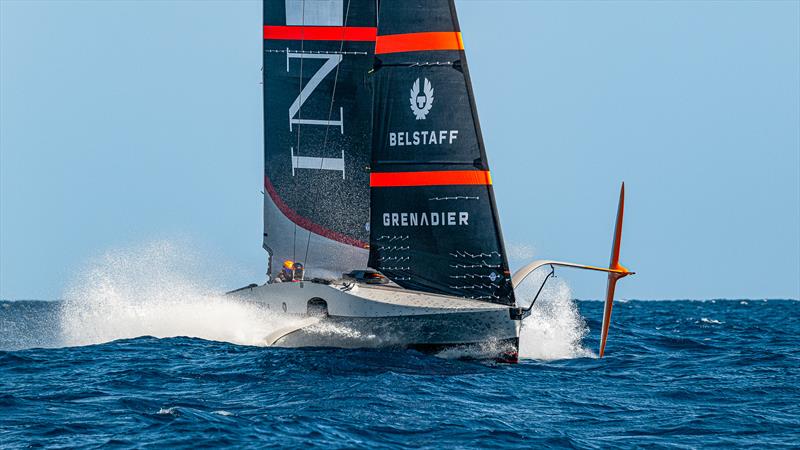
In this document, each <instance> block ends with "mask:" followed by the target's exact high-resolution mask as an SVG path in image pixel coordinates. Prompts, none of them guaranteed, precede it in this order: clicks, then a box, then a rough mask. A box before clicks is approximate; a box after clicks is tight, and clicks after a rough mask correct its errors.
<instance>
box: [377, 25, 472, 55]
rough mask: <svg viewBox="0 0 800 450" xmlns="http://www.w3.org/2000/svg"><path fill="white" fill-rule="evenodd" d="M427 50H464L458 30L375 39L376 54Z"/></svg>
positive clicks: (393, 35) (392, 35)
mask: <svg viewBox="0 0 800 450" xmlns="http://www.w3.org/2000/svg"><path fill="white" fill-rule="evenodd" d="M426 50H464V42H463V41H462V40H461V33H460V32H458V31H435V32H429V33H407V34H388V35H386V36H378V37H377V39H376V40H375V54H376V55H382V54H386V53H400V52H421V51H426Z"/></svg>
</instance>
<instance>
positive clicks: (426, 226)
mask: <svg viewBox="0 0 800 450" xmlns="http://www.w3.org/2000/svg"><path fill="white" fill-rule="evenodd" d="M378 24H379V26H378V37H377V40H376V44H375V68H374V72H373V74H372V82H373V89H374V95H375V100H374V104H373V111H374V112H373V128H374V129H373V150H372V165H371V168H372V173H371V175H370V186H371V203H370V207H371V232H370V259H369V265H370V267H372V268H374V269H376V270H379V271H380V272H381V273H383V274H384V275H386V276H387V277H388V278H390V279H391V280H393V281H394V282H396V283H397V284H399V285H400V286H402V287H405V288H408V289H414V290H420V291H427V292H433V293H440V294H446V295H452V296H458V297H468V298H474V299H481V300H486V301H491V302H495V303H500V304H507V305H511V304H513V303H514V292H513V289H512V287H511V275H510V272H509V269H508V262H507V258H506V254H505V250H504V248H503V239H502V236H501V232H500V224H499V223H498V219H497V211H496V208H495V200H494V193H493V191H492V180H491V176H490V174H489V164H488V162H487V160H486V153H485V151H484V145H483V138H482V136H481V130H480V124H479V122H478V116H477V111H476V108H475V102H474V98H473V94H472V88H471V84H470V79H469V72H468V70H467V61H466V58H465V55H464V46H463V43H462V40H461V33H460V30H459V26H458V19H457V17H456V13H455V6H454V5H453V3H452V1H448V0H383V1H381V3H380V13H379V21H378Z"/></svg>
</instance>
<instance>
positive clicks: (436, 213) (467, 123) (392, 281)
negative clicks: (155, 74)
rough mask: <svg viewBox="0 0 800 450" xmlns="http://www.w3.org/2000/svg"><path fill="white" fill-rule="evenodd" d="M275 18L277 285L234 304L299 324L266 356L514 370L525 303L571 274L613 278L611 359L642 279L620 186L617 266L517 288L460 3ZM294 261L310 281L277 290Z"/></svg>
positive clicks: (405, 2)
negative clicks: (473, 356) (623, 304)
mask: <svg viewBox="0 0 800 450" xmlns="http://www.w3.org/2000/svg"><path fill="white" fill-rule="evenodd" d="M263 8H264V27H263V61H264V67H263V90H264V162H265V165H264V187H265V189H264V191H265V194H264V241H263V246H264V249H265V250H266V251H267V253H268V269H267V276H268V282H267V283H265V284H263V285H250V286H248V287H245V288H242V289H238V290H236V291H233V292H231V293H230V294H231V295H235V296H237V297H239V298H242V299H244V300H247V301H252V302H257V303H259V304H261V305H263V306H264V307H266V308H269V309H271V310H274V311H276V312H279V313H286V314H289V315H292V316H294V317H295V318H296V320H294V321H291V322H290V324H288V325H287V326H286V327H285V328H283V329H279V330H275V331H274V332H272V333H271V334H270V335H269V336H266V337H265V344H266V345H274V346H284V347H303V346H318V347H345V348H354V347H405V348H414V349H419V350H422V351H439V350H441V349H444V348H448V347H461V346H464V347H468V348H471V349H477V350H478V354H481V353H480V351H481V350H485V352H486V353H485V354H484V356H489V357H494V356H499V357H501V358H503V359H505V360H509V361H513V360H515V359H516V355H517V350H518V346H519V332H520V325H521V321H522V319H523V318H524V317H525V316H526V315H527V314H529V313H530V307H532V305H533V303H532V302H531V304H530V305H525V307H523V306H521V305H517V299H516V297H515V294H514V290H515V288H516V287H517V286H518V285H519V284H520V283H521V282H522V280H524V279H525V277H527V276H528V275H529V274H530V273H531V272H533V271H534V270H535V269H537V268H539V267H542V266H551V267H554V266H558V265H560V266H567V267H575V268H581V269H589V270H598V271H603V272H607V273H608V290H607V296H606V305H605V312H604V316H603V325H602V339H601V346H600V355H601V356H602V354H603V351H604V347H605V342H606V336H607V334H608V326H609V322H610V316H611V306H612V302H613V294H614V286H615V283H616V281H617V280H618V279H619V278H622V277H624V276H626V275H628V274H630V273H631V272H629V271H627V270H626V269H625V268H624V267H622V266H621V265H620V264H619V246H620V239H621V231H622V215H623V202H624V185H623V188H622V191H621V193H620V202H619V209H618V213H617V222H616V227H615V231H614V245H613V250H612V258H611V264H610V266H609V267H608V268H601V267H594V266H586V265H581V264H573V263H564V262H557V261H536V262H533V263H531V264H529V265H528V266H526V267H525V268H523V269H521V270H520V271H519V272H517V273H515V274H514V275H513V276H512V274H511V272H510V270H509V266H508V260H507V256H506V252H505V248H504V245H503V238H502V233H501V230H500V223H499V220H498V214H497V209H496V205H495V199H494V192H493V188H492V178H491V176H490V173H489V165H488V160H487V157H486V151H485V148H484V142H483V138H482V135H481V129H480V124H479V121H478V115H477V108H476V106H475V99H474V95H473V91H472V85H471V82H470V77H469V70H468V66H467V60H466V55H465V52H464V45H463V41H462V38H461V31H460V28H459V25H458V18H457V16H456V9H455V5H454V3H453V0H411V1H409V0H382V1H380V2H376V1H375V0H315V1H310V0H309V1H304V0H265V1H264V3H263ZM287 260H288V261H290V262H299V263H302V264H303V265H304V267H305V272H304V273H303V274H302V276H297V274H293V275H294V276H292V275H291V274H290V275H289V276H288V278H286V277H283V279H284V280H286V281H285V282H277V281H279V274H280V271H281V270H282V266H281V263H283V262H284V261H287ZM289 266H291V264H289ZM345 274H347V275H345ZM547 278H549V277H547ZM547 278H545V282H546V280H547ZM540 292H541V289H540ZM537 296H538V294H537ZM534 301H535V299H534Z"/></svg>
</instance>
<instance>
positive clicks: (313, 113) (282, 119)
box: [263, 0, 377, 277]
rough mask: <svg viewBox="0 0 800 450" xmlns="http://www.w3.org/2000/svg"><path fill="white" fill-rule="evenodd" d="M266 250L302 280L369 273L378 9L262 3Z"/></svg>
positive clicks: (306, 0)
mask: <svg viewBox="0 0 800 450" xmlns="http://www.w3.org/2000/svg"><path fill="white" fill-rule="evenodd" d="M263 7H264V187H265V195H264V248H265V249H266V250H267V252H268V253H269V255H270V268H269V270H268V272H269V275H270V276H274V275H275V274H276V273H277V272H278V271H279V270H280V267H281V262H282V261H283V260H285V259H290V260H294V261H302V262H304V263H305V266H306V274H307V276H310V277H315V276H323V277H330V276H338V275H341V273H342V272H343V271H349V270H352V269H357V268H363V267H366V263H367V257H368V250H367V248H368V244H367V243H368V239H369V225H368V221H369V213H368V209H369V172H368V166H369V162H370V156H369V155H370V140H371V115H370V111H371V104H372V94H371V90H370V87H369V84H368V81H367V72H368V71H369V69H371V68H372V64H373V55H374V53H373V52H374V48H375V35H376V29H375V26H376V16H377V11H376V5H375V0H322V1H321V0H265V1H264V3H263Z"/></svg>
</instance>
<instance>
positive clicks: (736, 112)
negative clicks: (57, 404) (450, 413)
mask: <svg viewBox="0 0 800 450" xmlns="http://www.w3.org/2000/svg"><path fill="white" fill-rule="evenodd" d="M457 6H458V9H459V15H460V19H461V27H462V31H463V33H464V41H465V45H466V49H467V55H468V58H469V63H470V70H471V73H472V79H473V83H474V90H475V93H476V97H477V104H478V107H479V112H480V118H481V122H482V125H483V134H484V138H485V141H486V145H487V152H488V155H489V160H490V164H491V167H492V172H493V179H494V184H495V191H496V195H497V201H498V205H499V206H498V207H499V210H500V214H501V222H502V225H503V229H504V234H505V238H506V246H507V247H508V249H509V252H510V253H511V255H512V263H514V264H516V265H519V264H520V263H522V262H524V261H526V260H529V259H533V258H540V257H542V258H544V257H546V258H557V259H565V260H571V261H577V262H586V263H595V264H604V263H607V261H608V254H609V249H610V245H611V231H612V226H613V215H614V211H615V208H616V196H617V192H618V189H619V182H620V181H621V180H625V182H626V187H627V194H628V195H627V209H626V222H625V233H624V237H623V244H622V260H623V262H624V263H625V265H626V266H628V267H630V268H631V269H633V270H636V271H637V272H638V275H637V276H636V277H634V278H629V279H626V280H625V281H624V282H622V283H620V287H619V288H618V293H619V296H620V297H623V298H653V299H661V298H718V297H729V298H742V297H749V298H764V297H771V298H774V297H783V298H787V297H789V298H798V297H800V3H798V2H797V1H757V2H746V1H736V2H734V1H714V2H649V1H640V2H637V1H622V2H556V1H544V2H539V1H516V2H512V1H488V0H487V1H478V0H476V1H465V0H461V1H458V2H457ZM261 33H262V32H261V5H260V2H256V1H239V2H225V3H217V2H189V1H176V2H166V1H164V2H155V1H153V2H123V1H114V2H100V1H90V2H69V1H53V2H48V1H34V2H28V1H11V0H0V298H39V299H53V298H59V297H60V296H61V295H62V292H63V289H64V286H65V284H66V283H67V282H68V280H69V279H70V278H71V277H73V276H74V273H75V271H76V270H77V268H78V267H80V266H81V265H83V264H85V263H86V261H87V260H88V259H89V258H91V257H93V256H95V255H98V254H100V253H102V252H104V251H107V250H109V249H116V248H128V247H130V246H134V247H135V246H136V245H139V244H143V243H147V242H151V241H153V240H177V241H180V242H184V243H185V242H188V243H189V245H190V246H192V247H194V248H196V249H200V250H199V253H200V254H201V255H203V258H206V259H207V261H206V262H207V263H208V266H209V267H211V268H212V269H210V270H215V269H214V268H215V267H216V268H219V270H220V272H221V273H222V272H224V274H225V275H224V277H223V281H222V282H223V284H224V285H225V286H227V287H230V288H234V287H238V286H240V285H243V284H246V283H249V282H253V281H258V282H261V281H263V279H264V275H263V273H264V270H265V253H264V252H263V250H262V249H261V233H262V216H261V193H260V191H261V184H262V181H263V179H262V173H263V172H262V167H261V164H262V149H261V145H262V124H261V98H260V96H261V85H260V84H259V80H260V68H261V52H260V49H261ZM215 275H219V274H215ZM560 275H561V276H562V277H563V278H566V279H567V280H569V282H570V284H571V285H572V286H573V288H574V293H575V295H576V296H577V297H580V298H597V297H599V296H601V295H602V291H603V289H604V286H605V282H604V279H603V277H602V276H598V275H596V274H580V273H575V272H568V271H561V272H560Z"/></svg>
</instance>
